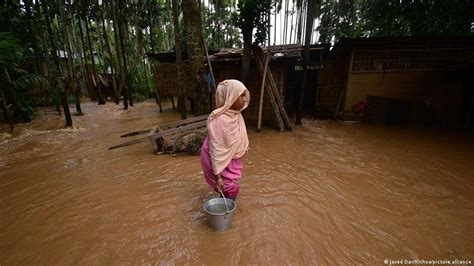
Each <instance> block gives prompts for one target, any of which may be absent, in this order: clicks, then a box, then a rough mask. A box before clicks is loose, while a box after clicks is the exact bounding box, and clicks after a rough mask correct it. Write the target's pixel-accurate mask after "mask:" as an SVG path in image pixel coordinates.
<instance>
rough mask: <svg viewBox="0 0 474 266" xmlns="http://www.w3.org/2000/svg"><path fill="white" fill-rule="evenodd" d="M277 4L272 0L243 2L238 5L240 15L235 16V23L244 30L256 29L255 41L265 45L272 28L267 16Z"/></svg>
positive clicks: (246, 0) (244, 0) (243, 0)
mask: <svg viewBox="0 0 474 266" xmlns="http://www.w3.org/2000/svg"><path fill="white" fill-rule="evenodd" d="M275 4H276V2H275V1H271V0H241V1H239V2H238V4H237V8H238V14H233V21H234V23H235V25H236V26H238V27H239V28H241V29H242V30H244V29H249V28H251V29H253V28H255V29H256V31H255V35H254V37H255V41H256V42H257V43H264V42H265V40H266V38H267V32H268V29H269V27H270V24H269V23H268V20H266V19H265V15H267V14H268V13H269V11H270V10H271V9H272V7H273V6H274V5H275Z"/></svg>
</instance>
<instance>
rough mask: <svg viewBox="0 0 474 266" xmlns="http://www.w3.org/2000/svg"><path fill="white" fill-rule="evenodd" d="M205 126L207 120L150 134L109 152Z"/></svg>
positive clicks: (114, 147)
mask: <svg viewBox="0 0 474 266" xmlns="http://www.w3.org/2000/svg"><path fill="white" fill-rule="evenodd" d="M205 126H207V120H205V121H200V122H197V123H192V124H189V125H185V126H180V127H177V128H172V129H169V130H165V131H161V132H157V133H149V134H146V135H145V136H142V137H140V138H137V139H134V140H131V141H127V142H124V143H122V144H119V145H116V146H112V147H110V148H109V150H113V149H117V148H121V147H125V146H130V145H134V144H137V143H141V142H145V141H147V140H148V139H149V138H151V139H152V140H155V139H158V138H162V137H166V136H170V135H173V134H177V133H182V132H185V131H188V130H194V129H197V128H202V127H205Z"/></svg>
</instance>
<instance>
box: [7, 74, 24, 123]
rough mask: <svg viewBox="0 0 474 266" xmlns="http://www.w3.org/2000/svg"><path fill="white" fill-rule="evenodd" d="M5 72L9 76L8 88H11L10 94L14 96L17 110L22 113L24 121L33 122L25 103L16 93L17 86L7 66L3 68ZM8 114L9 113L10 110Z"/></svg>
mask: <svg viewBox="0 0 474 266" xmlns="http://www.w3.org/2000/svg"><path fill="white" fill-rule="evenodd" d="M3 72H4V73H5V77H6V78H7V82H8V85H9V86H8V89H9V92H10V96H11V97H12V100H13V104H14V106H15V109H16V112H18V114H20V116H21V119H22V120H23V122H25V123H28V122H31V117H30V115H29V114H28V113H27V112H25V111H24V110H25V108H24V106H23V104H22V103H21V101H20V99H19V98H18V96H17V94H16V91H15V87H14V86H13V81H12V79H11V77H10V73H9V72H8V70H7V69H6V68H3ZM2 94H3V91H2ZM5 107H7V105H6V101H5ZM6 114H8V112H7V113H6ZM8 116H9V114H8Z"/></svg>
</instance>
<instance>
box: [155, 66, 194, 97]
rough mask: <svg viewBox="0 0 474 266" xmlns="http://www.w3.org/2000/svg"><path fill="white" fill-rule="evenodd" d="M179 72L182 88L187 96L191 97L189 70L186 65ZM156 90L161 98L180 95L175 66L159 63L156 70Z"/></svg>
mask: <svg viewBox="0 0 474 266" xmlns="http://www.w3.org/2000/svg"><path fill="white" fill-rule="evenodd" d="M183 68H184V69H183V70H182V71H181V73H182V74H181V76H182V77H181V79H182V80H183V84H182V85H183V87H184V89H185V90H186V93H187V95H188V96H192V94H191V91H192V88H193V86H191V78H190V74H189V73H191V72H190V69H189V66H188V65H184V67H183ZM156 88H157V90H158V93H159V94H160V96H161V97H172V96H179V95H181V90H180V83H179V81H178V70H177V68H176V64H171V63H161V64H160V65H159V66H158V67H157V69H156Z"/></svg>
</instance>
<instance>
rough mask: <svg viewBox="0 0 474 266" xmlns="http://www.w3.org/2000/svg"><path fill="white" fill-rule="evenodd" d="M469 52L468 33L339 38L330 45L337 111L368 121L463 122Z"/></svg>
mask: <svg viewBox="0 0 474 266" xmlns="http://www.w3.org/2000/svg"><path fill="white" fill-rule="evenodd" d="M473 52H474V38H473V37H472V36H471V37H393V38H361V39H345V38H343V39H341V40H340V41H339V42H337V43H336V45H335V47H334V51H333V54H337V56H335V58H337V59H335V61H337V62H339V65H341V66H344V69H342V71H341V72H340V73H341V76H340V80H343V81H344V85H343V87H342V90H341V92H342V93H341V95H342V97H341V103H340V109H338V110H340V111H341V112H340V113H339V114H340V116H341V117H342V118H346V119H358V118H360V117H362V116H361V115H360V114H363V119H364V120H366V121H368V122H373V123H408V124H430V125H440V126H456V125H459V124H463V123H469V116H470V115H469V109H471V110H472V104H473V91H472V90H473V87H472V77H471V76H472V74H473V72H472V62H473V59H474V58H473V55H474V54H473ZM358 113H360V114H358Z"/></svg>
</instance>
